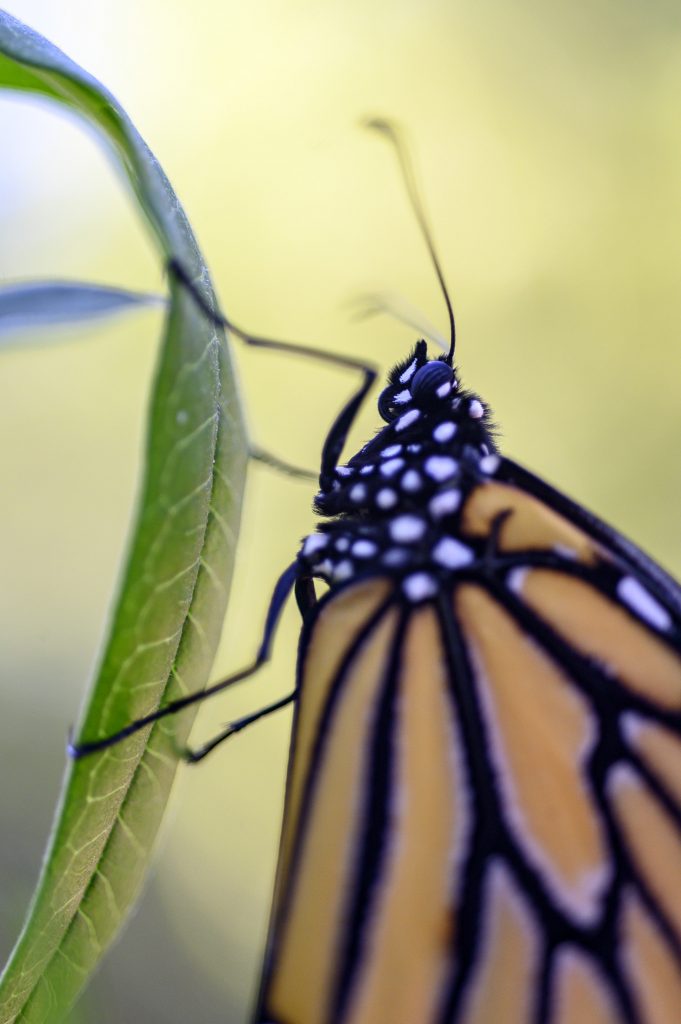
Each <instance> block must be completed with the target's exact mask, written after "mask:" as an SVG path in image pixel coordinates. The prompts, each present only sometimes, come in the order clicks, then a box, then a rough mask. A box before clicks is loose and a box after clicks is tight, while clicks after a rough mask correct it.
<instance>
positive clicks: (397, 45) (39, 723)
mask: <svg viewBox="0 0 681 1024" xmlns="http://www.w3.org/2000/svg"><path fill="white" fill-rule="evenodd" d="M8 9H9V10H10V11H11V13H13V14H15V15H16V16H17V17H19V18H21V19H23V20H24V21H26V22H28V23H29V24H31V25H32V26H33V27H35V28H37V29H38V30H39V31H41V32H43V33H44V34H45V35H47V36H48V37H49V38H50V39H51V40H52V41H53V42H55V43H56V44H57V45H59V46H61V47H62V48H63V49H64V50H65V51H66V52H67V53H68V54H70V55H71V56H72V57H74V58H75V59H76V60H77V61H78V62H79V63H81V64H82V65H83V66H84V67H85V68H86V69H88V70H90V71H91V72H92V73H93V74H95V75H96V76H97V77H98V78H99V79H100V80H101V81H102V82H103V83H104V84H105V85H106V86H108V87H109V88H110V89H111V90H112V91H113V92H114V94H115V95H116V96H117V97H118V99H119V100H120V101H121V103H122V104H123V105H124V107H125V108H126V109H127V111H128V113H129V114H130V116H131V117H132V118H133V120H134V121H135V123H136V125H137V126H138V128H139V129H140V130H141V132H142V134H143V135H144V136H145V138H146V139H147V141H148V142H149V144H150V145H151V147H152V149H153V150H154V151H155V153H156V154H157V156H158V157H159V159H160V161H161V163H162V165H163V166H164V168H165V170H166V172H167V173H168V175H169V177H170V179H171V181H172V182H173V185H174V186H175V188H176V190H177V192H178V193H179V195H180V197H181V199H182V201H183V202H184V204H185V206H186V209H187V212H188V214H189V217H190V219H191V221H192V223H193V225H194V227H195V229H196V231H197V234H198V237H199V240H200V242H201V244H202V246H203V249H204V252H205V255H206V257H207V259H208V262H209V264H210V266H211V267H212V268H213V271H214V275H215V279H216V281H217V284H218V288H219V292H220V295H221V298H222V302H223V304H224V306H225V308H226V309H227V310H228V311H229V312H230V313H231V315H232V316H233V317H234V319H235V320H237V322H239V323H240V324H242V325H244V326H248V327H249V328H250V329H252V330H254V331H258V332H261V333H270V334H272V335H274V336H285V337H289V338H295V339H297V340H300V341H304V342H308V343H316V344H321V345H325V346H328V347H329V348H334V349H336V350H338V351H341V352H345V353H352V354H355V355H363V356H365V357H367V358H371V359H373V360H376V361H377V362H379V363H380V364H381V365H382V366H384V367H386V368H387V367H388V366H389V365H390V363H391V361H392V360H394V359H396V358H398V357H400V356H401V355H403V354H404V351H405V349H406V347H407V346H408V345H409V344H410V343H411V341H412V336H411V335H412V332H411V331H409V330H408V329H406V328H404V327H402V326H400V325H399V324H395V323H392V322H388V321H387V320H383V319H380V320H374V321H371V322H368V323H363V324H360V325H358V324H356V323H353V322H352V320H351V317H350V315H349V312H348V301H349V300H352V299H353V298H355V297H357V296H358V295H361V294H362V293H365V292H366V291H367V290H376V289H389V290H392V291H394V292H396V293H398V294H401V295H403V296H404V297H405V298H406V299H408V300H409V301H410V302H411V303H413V304H415V305H416V306H419V307H421V308H422V309H423V310H424V312H425V313H426V315H427V316H428V317H429V318H430V319H432V320H434V321H435V322H437V323H439V324H442V325H444V323H445V317H444V313H443V308H442V303H441V300H440V298H439V296H438V291H437V287H436V283H435V280H434V275H433V272H432V269H431V267H430V266H429V263H428V260H427V258H426V255H425V252H424V247H423V245H422V243H421V241H420V239H419V237H418V234H417V230H416V226H415V223H414V218H413V217H412V216H411V214H410V213H409V210H408V208H407V204H406V201H405V197H404V195H403V191H402V188H401V185H400V183H399V180H398V176H397V173H396V169H395V165H394V161H393V160H392V158H391V155H390V153H389V151H388V149H387V148H386V147H385V145H383V144H382V143H381V142H380V141H378V140H377V139H374V138H372V137H371V136H368V135H366V134H362V133H361V132H359V131H358V130H357V127H356V125H357V122H358V120H359V119H360V118H361V117H362V116H363V115H365V114H367V113H381V114H387V115H389V116H391V117H394V118H397V119H399V120H400V121H401V122H402V123H403V124H405V125H406V126H407V128H408V131H409V137H410V140H411V142H412V144H413V146H414V149H415V153H416V157H417V163H418V166H419V169H420V177H421V181H422V183H423V185H424V190H425V193H426V196H427V204H428V207H429V210H430V215H431V220H432V222H433V224H434V226H435V234H436V238H437V241H438V244H439V247H440V250H441V254H442V259H443V264H444V267H445V269H446V274H447V277H448V279H449V281H450V283H451V287H452V292H453V295H454V299H455V305H456V311H457V319H458V324H459V336H460V342H459V358H460V363H461V365H462V368H463V373H464V377H465V379H466V381H467V383H468V384H470V385H472V386H474V387H475V388H476V389H477V390H479V391H480V392H481V393H482V394H483V395H484V396H485V397H486V399H487V400H488V401H489V402H491V404H492V406H493V408H494V409H495V410H496V413H497V417H498V420H499V422H500V424H501V425H502V428H503V445H504V448H505V450H506V451H508V452H509V453H510V454H512V455H513V456H515V457H516V458H518V459H519V460H520V461H522V462H524V463H525V464H527V465H528V466H529V467H531V468H532V469H534V470H536V471H539V472H540V473H542V474H544V475H545V476H547V477H548V479H549V480H551V481H552V482H554V483H556V484H557V485H559V486H560V487H562V488H564V489H566V490H567V491H568V492H570V493H571V494H572V495H573V496H574V497H576V498H578V499H579V500H581V501H583V502H584V503H585V504H587V505H588V506H590V507H591V508H593V509H594V510H595V511H596V512H597V513H599V514H600V515H602V516H603V517H605V518H606V519H608V520H610V521H611V522H613V523H614V524H615V525H616V526H618V527H619V528H620V529H622V530H624V531H625V532H626V533H627V534H629V535H630V536H631V537H632V538H633V539H634V540H636V541H637V542H639V543H640V544H641V545H642V546H643V547H644V548H646V549H648V550H649V551H650V552H651V553H652V554H653V555H654V556H656V557H657V558H658V559H659V560H660V561H661V562H662V563H663V564H664V565H666V566H668V567H669V568H670V569H671V570H672V571H673V572H676V573H677V574H679V573H681V533H680V531H679V509H681V443H680V442H681V407H680V404H679V394H680V393H681V288H680V287H679V275H680V269H681V126H680V122H679V109H678V108H679V96H681V8H680V7H679V5H678V3H675V2H672V0H669V2H666V0H664V2H663V0H652V2H651V0H646V2H643V0H638V2H632V0H609V2H606V0H599V2H595V3H589V4H578V5H573V4H566V3H564V2H556V0H549V2H546V0H545V2H543V3H539V2H534V3H532V2H530V0H520V2H516V3H512V4H511V3H508V2H504V0H483V2H478V3H472V2H468V3H458V2H452V0H447V2H435V0H421V2H420V3H418V4H417V3H416V2H415V0H410V2H405V0H390V2H387V0H369V2H366V0H365V2H363V3H359V2H355V0H351V2H348V0H344V2H341V0H331V2H327V3H319V2H316V3H313V2H310V0H281V2H275V0H251V2H250V3H249V4H247V5H246V4H244V3H241V2H237V0H221V2H212V0H195V2H194V3H192V4H179V3H178V4H172V3H168V0H163V2H162V0H116V2H115V3H114V2H113V0H99V2H96V3H92V0H60V2H59V3H58V4H55V3H53V2H51V0H24V2H22V0H15V2H10V3H9V4H8ZM0 139H2V159H1V160H0V277H1V278H2V279H3V280H5V279H14V278H21V277H30V276H59V277H72V276H73V277H78V278H85V279H90V280H98V281H105V282H109V283H117V284H122V285H128V286H131V287H136V288H152V289H159V288H161V287H162V278H161V274H160V269H159V267H158V264H157V261H156V260H155V258H154V256H153V254H152V251H151V248H150V245H149V242H148V239H147V236H146V234H145V228H144V226H143V225H141V224H140V222H139V220H138V218H137V217H136V214H135V212H134V207H133V204H132V203H131V201H130V199H129V197H128V195H127V193H126V191H125V188H124V187H122V186H121V183H120V182H119V180H118V179H117V177H116V175H115V173H114V172H113V171H112V169H111V167H110V165H109V164H108V163H107V161H106V159H105V157H104V156H103V154H102V151H101V149H100V148H99V147H98V145H97V144H96V142H95V141H94V138H93V136H92V135H91V134H90V133H89V132H88V131H87V130H85V129H84V127H83V126H82V125H81V124H80V123H79V122H77V121H76V120H75V119H73V118H70V117H68V116H66V115H65V114H64V113H63V112H61V111H57V110H55V109H53V108H50V107H48V106H47V105H46V104H42V103H36V102H29V101H27V100H25V99H18V98H13V97H11V96H2V98H1V99H0ZM158 331H159V320H158V316H157V315H156V314H154V313H145V314H143V315H140V316H137V317H136V318H133V319H126V320H125V321H118V322H116V323H115V324H114V325H109V326H107V327H105V328H99V327H98V328H96V329H90V328H88V329H86V330H82V329H81V330H78V331H74V332H71V333H70V335H68V336H67V335H65V334H63V335H62V337H63V339H64V340H63V342H62V343H60V344H57V345H55V344H50V345H47V346H45V345H43V346H42V347H41V346H40V345H29V344H24V345H22V346H21V347H20V348H15V349H13V350H11V351H3V352H2V353H1V354H0V436H1V437H2V443H1V444H0V480H1V481H2V497H1V499H0V580H1V586H0V636H1V643H0V663H1V670H0V687H1V690H0V700H1V701H2V715H1V717H0V774H1V776H2V778H3V779H4V780H5V781H4V784H3V786H2V787H1V791H0V823H1V824H0V834H1V836H2V841H1V843H0V947H1V948H0V953H2V954H3V955H4V954H5V953H6V952H7V951H8V950H9V949H10V947H11V944H12V942H13V940H14V938H15V937H16V934H17V931H18V928H19V925H20V922H21V919H22V916H23V913H24V910H25V907H26V903H27V901H28V898H29V896H30V893H31V890H32V887H33V884H34V881H35V878H36V875H37V872H38V867H39V863H40V857H41V851H42V849H43V846H44V842H45V839H46V836H47V833H48V829H49V825H50V821H51V817H52V812H53V806H54V802H55V800H56V797H57V794H58V791H59V786H60V780H61V774H62V771H63V767H64V740H65V735H66V730H67V727H68V725H69V723H71V722H73V721H74V719H75V718H76V716H77V708H78V704H79V701H80V700H81V698H82V695H83V693H84V690H85V687H86V685H87V683H88V680H89V674H90V672H91V669H92V665H93V662H94V660H95V658H96V655H97V651H98V646H99V644H100V641H101V638H102V631H103V628H104V624H105V622H106V616H107V609H108V607H109V604H110V599H111V594H112V590H113V588H114V587H115V583H116V578H117V572H118V566H119V565H120V560H121V555H122V552H123V550H124V546H125V538H126V531H127V526H128V523H129V520H130V513H131V507H132V504H133V502H134V497H135V488H136V484H137V480H138V477H139V471H140V451H141V444H142V438H143V431H144V417H145V402H146V396H147V391H148V388H149V382H150V378H151V375H152V373H153V368H154V360H155V354H156V346H157V337H158ZM35 340H36V341H39V340H40V339H35ZM238 356H239V364H240V369H241V375H242V380H243V391H244V394H245V395H246V397H247V407H248V411H249V418H250V423H251V426H252V431H253V434H254V437H255V438H256V439H257V440H258V441H259V442H260V443H261V444H264V445H268V446H270V447H271V448H273V449H275V450H277V451H278V452H280V453H281V454H283V455H287V456H288V457H289V458H291V459H295V460H297V461H299V462H302V463H306V464H308V465H310V466H315V465H316V463H317V460H318V455H319V449H320V443H321V437H322V434H323V432H324V429H325V426H326V425H327V424H328V423H329V421H330V419H331V417H332V414H333V410H334V409H335V407H336V406H338V404H339V403H340V402H341V401H342V399H343V397H344V396H345V395H346V394H347V392H348V388H349V386H350V383H351V378H349V377H348V376H347V375H344V374H342V373H332V372H330V371H328V370H326V369H323V368H320V367H318V366H315V365H314V364H311V365H306V364H305V363H301V362H298V361H294V360H291V359H288V360H286V359H283V358H280V357H274V356H270V355H266V354H259V355H251V354H248V356H246V355H244V353H243V352H241V351H240V352H239V353H238ZM376 419H377V418H376V415H375V413H374V412H373V411H372V410H371V409H369V410H368V411H367V414H366V415H365V417H364V419H363V421H362V424H361V426H360V428H359V429H358V431H357V432H356V435H355V441H356V442H358V443H359V441H360V439H361V438H362V437H363V436H366V435H367V434H369V433H370V432H371V431H372V430H373V428H374V426H375V424H376ZM311 493H312V488H310V487H309V486H308V485H306V484H305V483H297V482H292V481H290V480H286V479H281V478H277V477H276V476H274V475H273V474H272V473H271V472H268V471H266V470H263V469H261V468H255V469H254V470H253V471H252V473H251V475H250V478H249V489H248V495H247V504H246V512H245V517H244V524H243V532H242V538H241V544H240V548H239V565H238V572H237V578H236V584H235V588H234V591H233V597H232V603H231V606H230V612H229V616H228V620H227V624H226V628H225V631H224V637H223V644H222V647H221V650H220V654H219V657H218V660H217V663H216V666H215V678H218V677H219V675H220V674H224V673H227V672H228V671H229V670H230V669H232V668H233V667H236V666H239V665H241V664H243V663H244V662H245V661H247V660H248V659H249V658H250V656H251V655H252V653H253V651H254V650H255V647H256V645H257V642H258V637H259V631H260V628H261V624H262V621H263V615H264V611H265V607H266V604H267V600H268V596H269V592H270V589H271V586H272V583H273V581H274V579H275V576H276V574H277V573H278V571H279V570H280V569H281V568H282V567H283V566H284V565H285V564H287V561H288V560H290V558H291V557H292V554H293V552H294V551H295V549H296V545H297V543H298V540H299V538H300V536H301V535H303V534H304V533H305V532H307V531H308V530H309V529H310V527H311V524H312V515H311V512H310V500H311ZM296 632H297V622H296V615H295V614H294V612H293V611H290V612H289V613H288V614H287V616H286V619H285V622H284V627H283V629H282V631H281V634H280V636H279V639H278V642H277V646H276V658H275V663H274V665H273V666H272V667H271V668H270V669H268V670H267V671H266V672H263V673H262V675H261V677H259V679H258V681H256V682H253V683H252V684H251V685H250V686H244V687H243V688H242V689H241V691H240V692H239V693H233V694H231V695H230V696H229V697H228V698H225V699H223V700H222V701H216V702H214V703H213V704H212V705H211V706H210V707H206V708H205V709H204V710H203V712H202V714H201V716H200V718H199V721H198V724H197V727H196V731H195V737H196V739H197V740H198V739H200V738H202V737H207V736H209V735H211V734H212V733H213V731H215V730H216V728H218V727H219V726H220V724H221V723H222V722H224V721H226V720H229V719H231V718H233V717H235V716H237V715H239V714H240V713H242V712H244V711H246V710H248V709H251V708H254V707H257V706H259V705H260V704H261V703H263V702H265V701H267V700H269V699H271V698H273V697H274V696H276V695H278V694H280V693H282V694H283V693H284V692H287V691H288V689H289V688H290V686H291V682H292V677H293V666H294V657H295V654H294V652H295V644H296ZM289 724H290V719H289V717H288V713H287V712H283V713H281V714H280V715H279V716H277V717H276V718H273V719H271V720H268V721H265V722H263V723H261V724H260V725H259V726H257V727H256V728H254V729H253V730H252V731H251V732H249V733H247V734H244V735H243V736H241V737H239V738H237V739H235V740H234V741H233V742H232V745H231V746H230V747H228V748H225V749H223V750H222V751H221V752H220V753H218V754H216V755H215V756H214V757H213V758H212V759H209V760H208V761H207V762H206V763H205V764H204V765H203V766H201V767H200V768H196V769H193V770H189V769H185V770H183V771H181V773H180V778H179V782H178V784H177V786H176V790H175V795H174V799H173V801H172V804H171V813H170V818H169V821H168V823H167V825H166V828H165V831H164V836H163V840H162V842H161V844H160V847H159V850H158V855H157V858H156V869H155V873H154V876H153V878H152V879H151V881H150V882H149V884H148V886H147V888H146V892H145V895H144V898H143V900H142V902H141V905H140V908H139V910H138V912H137V914H136V916H135V917H134V919H133V920H132V921H131V922H130V924H129V926H128V927H127V929H126V932H125V934H124V936H123V938H122V939H121V941H120V942H119V943H118V945H117V947H116V948H115V949H114V950H113V952H112V953H111V954H110V955H109V956H108V958H107V960H106V962H105V964H104V966H103V968H102V970H101V971H100V972H99V974H98V976H97V978H96V980H95V982H94V984H93V985H91V987H90V988H89V989H88V992H87V994H86V995H85V997H84V999H83V1000H82V1001H81V1004H80V1006H79V1008H78V1010H77V1011H76V1012H74V1014H73V1015H72V1018H71V1020H72V1024H76V1022H95V1021H96V1022H98V1024H99V1022H101V1024H121V1022H126V1024H127V1022H138V1021H140V1022H144V1024H147V1022H148V1024H156V1022H158V1024H161V1022H163V1024H174V1022H178V1024H179V1022H186V1021H188V1020H192V1021H196V1022H197V1024H208V1022H210V1024H212V1022H223V1021H226V1022H228V1024H242V1022H245V1021H246V1020H247V1017H248V1007H249V1005H250V1002H251V1000H252V996H253V989H254V985H255V984H256V979H257V972H258V964H259V961H260V957H261V951H262V945H263V941H264V933H265V927H266V919H267V913H268V906H269V899H270V887H271V880H272V872H273V869H274V860H275V855H276V845H277V835H278V830H279V820H280V811H281V798H282V791H283V778H284V769H285V761H286V749H287V740H288V729H289Z"/></svg>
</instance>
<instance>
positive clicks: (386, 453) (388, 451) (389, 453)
mask: <svg viewBox="0 0 681 1024" xmlns="http://www.w3.org/2000/svg"><path fill="white" fill-rule="evenodd" d="M401 451H402V445H401V444H391V445H389V447H388V448H384V449H383V451H382V452H381V458H383V459H391V458H392V457H393V455H399V454H400V452H401Z"/></svg>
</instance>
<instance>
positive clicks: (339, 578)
mask: <svg viewBox="0 0 681 1024" xmlns="http://www.w3.org/2000/svg"><path fill="white" fill-rule="evenodd" d="M354 571H355V567H354V565H353V564H352V562H351V561H350V559H349V558H346V559H345V560H344V561H342V562H339V563H338V565H336V566H334V569H333V578H334V581H335V582H336V583H342V582H343V580H349V579H350V577H351V576H352V575H353V573H354Z"/></svg>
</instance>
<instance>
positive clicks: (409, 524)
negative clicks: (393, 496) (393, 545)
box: [389, 515, 426, 544]
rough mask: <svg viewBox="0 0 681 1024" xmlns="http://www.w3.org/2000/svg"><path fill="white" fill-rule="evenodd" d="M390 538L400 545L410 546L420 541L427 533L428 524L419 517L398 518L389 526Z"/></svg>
mask: <svg viewBox="0 0 681 1024" xmlns="http://www.w3.org/2000/svg"><path fill="white" fill-rule="evenodd" d="M389 530H390V536H391V537H392V539H393V540H395V541H397V542H398V543H404V544H408V543H409V542H410V541H414V540H420V539H421V537H422V536H423V534H424V533H425V532H426V524H425V522H424V521H423V519H420V518H419V517H418V516H412V515H405V516H396V517H395V519H393V521H392V522H391V523H390V526H389Z"/></svg>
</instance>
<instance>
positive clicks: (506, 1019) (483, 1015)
mask: <svg viewBox="0 0 681 1024" xmlns="http://www.w3.org/2000/svg"><path fill="white" fill-rule="evenodd" d="M487 885H488V891H487V900H486V922H485V947H484V950H483V956H482V957H481V961H480V963H479V965H478V968H477V972H476V976H475V977H474V978H473V984H472V988H471V990H470V992H469V993H468V997H467V999H466V1003H465V1006H464V1008H463V1014H462V1016H461V1018H460V1020H461V1024H502V1022H503V1024H527V1022H528V1021H531V1020H532V1014H531V1010H532V1007H533V1005H534V981H535V978H536V973H537V957H538V954H539V949H538V941H537V940H538V935H537V932H536V929H535V925H534V922H533V921H532V918H531V915H530V911H529V908H528V907H527V904H526V903H525V900H524V899H523V897H522V895H521V894H520V893H519V892H518V890H517V888H516V886H515V883H514V882H513V880H512V879H511V877H510V876H509V874H508V871H507V869H506V868H505V867H503V866H502V865H501V864H495V865H492V867H491V869H490V870H489V876H488V880H487ZM413 1024H415V1022H413Z"/></svg>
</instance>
